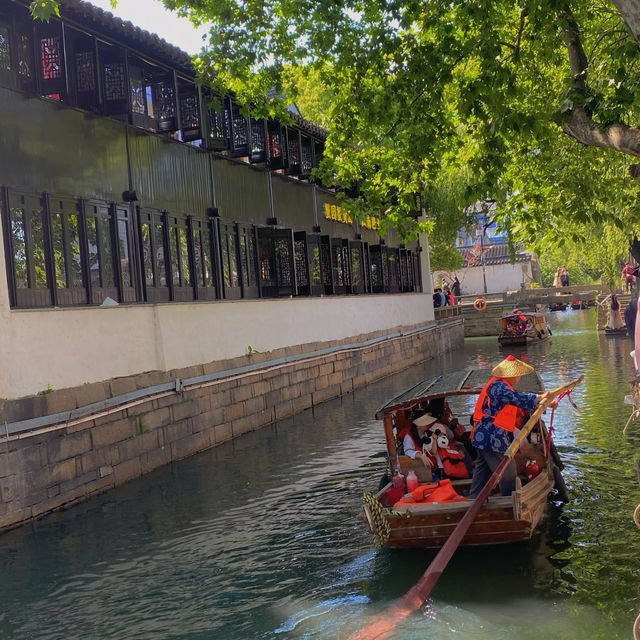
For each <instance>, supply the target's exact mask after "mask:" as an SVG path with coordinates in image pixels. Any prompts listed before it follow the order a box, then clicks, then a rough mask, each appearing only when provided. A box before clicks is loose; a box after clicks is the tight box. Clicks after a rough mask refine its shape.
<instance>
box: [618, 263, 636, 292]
mask: <svg viewBox="0 0 640 640" xmlns="http://www.w3.org/2000/svg"><path fill="white" fill-rule="evenodd" d="M621 275H622V282H623V283H624V285H625V291H627V293H628V292H629V291H631V289H633V267H632V266H631V265H630V264H629V263H628V262H625V263H624V267H622V274H621Z"/></svg>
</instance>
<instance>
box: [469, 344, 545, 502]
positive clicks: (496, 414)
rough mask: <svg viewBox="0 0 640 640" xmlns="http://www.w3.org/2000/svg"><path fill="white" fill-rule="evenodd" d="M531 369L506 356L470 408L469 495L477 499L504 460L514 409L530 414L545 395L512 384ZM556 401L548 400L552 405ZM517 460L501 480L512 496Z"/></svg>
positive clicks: (503, 489) (511, 434) (511, 435)
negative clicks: (472, 457) (474, 453)
mask: <svg viewBox="0 0 640 640" xmlns="http://www.w3.org/2000/svg"><path fill="white" fill-rule="evenodd" d="M532 371H533V367H532V366H531V365H528V364H526V363H525V362H522V361H520V360H518V359H517V358H515V357H514V356H507V357H506V358H505V359H504V360H503V361H502V362H501V363H500V364H499V365H497V366H495V367H494V368H493V370H492V371H491V375H492V376H493V377H492V378H490V380H489V382H487V384H486V385H485V386H484V388H483V389H482V391H481V392H480V395H479V396H478V400H477V402H476V406H475V409H474V411H473V433H472V437H471V444H473V446H474V447H475V448H476V449H477V450H478V457H477V458H476V465H475V467H474V470H473V479H472V481H471V488H470V490H469V498H476V497H477V496H478V494H479V493H480V492H481V491H482V488H483V487H484V486H485V484H486V483H487V481H488V480H489V478H490V477H491V474H492V473H493V472H494V471H495V470H496V469H497V467H498V465H499V464H500V463H501V462H502V460H503V459H504V454H505V453H506V451H507V449H508V448H509V445H510V444H511V443H512V442H513V439H514V431H515V429H516V420H517V408H520V409H523V410H524V411H526V412H528V413H532V412H533V411H534V410H535V408H536V407H537V406H538V403H539V402H540V400H541V399H542V398H543V397H544V396H545V394H542V395H538V394H536V393H522V392H520V391H514V390H513V387H514V386H515V385H516V384H517V383H518V381H519V380H520V378H521V377H522V376H524V375H527V374H528V373H531V372H532ZM555 405H556V402H555V401H554V402H553V403H551V405H550V406H552V407H554V406H555ZM516 475H517V470H516V463H515V462H514V461H513V460H511V461H510V463H509V465H508V466H507V468H506V469H505V472H504V474H503V475H502V478H501V479H500V483H499V486H500V493H501V495H503V496H509V495H511V492H512V491H514V490H515V486H516Z"/></svg>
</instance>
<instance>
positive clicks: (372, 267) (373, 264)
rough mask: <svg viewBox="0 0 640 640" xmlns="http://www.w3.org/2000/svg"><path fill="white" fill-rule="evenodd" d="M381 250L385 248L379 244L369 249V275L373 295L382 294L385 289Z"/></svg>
mask: <svg viewBox="0 0 640 640" xmlns="http://www.w3.org/2000/svg"><path fill="white" fill-rule="evenodd" d="M383 249H385V247H383V246H381V245H379V244H376V245H372V246H370V247H369V273H370V282H371V290H372V292H373V293H382V292H383V291H384V289H385V275H384V264H383ZM385 255H386V254H385Z"/></svg>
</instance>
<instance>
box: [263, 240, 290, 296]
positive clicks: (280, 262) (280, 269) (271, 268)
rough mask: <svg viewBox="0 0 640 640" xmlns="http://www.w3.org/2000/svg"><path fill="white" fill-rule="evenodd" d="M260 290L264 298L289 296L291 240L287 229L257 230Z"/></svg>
mask: <svg viewBox="0 0 640 640" xmlns="http://www.w3.org/2000/svg"><path fill="white" fill-rule="evenodd" d="M258 252H259V260H260V289H261V291H262V295H263V296H265V297H277V296H290V295H293V293H294V292H295V290H294V280H293V269H294V266H293V238H292V235H291V231H289V230H288V229H258Z"/></svg>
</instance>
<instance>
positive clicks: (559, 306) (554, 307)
mask: <svg viewBox="0 0 640 640" xmlns="http://www.w3.org/2000/svg"><path fill="white" fill-rule="evenodd" d="M566 308H567V305H566V304H565V303H564V302H552V303H551V304H550V305H549V311H565V310H566Z"/></svg>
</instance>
